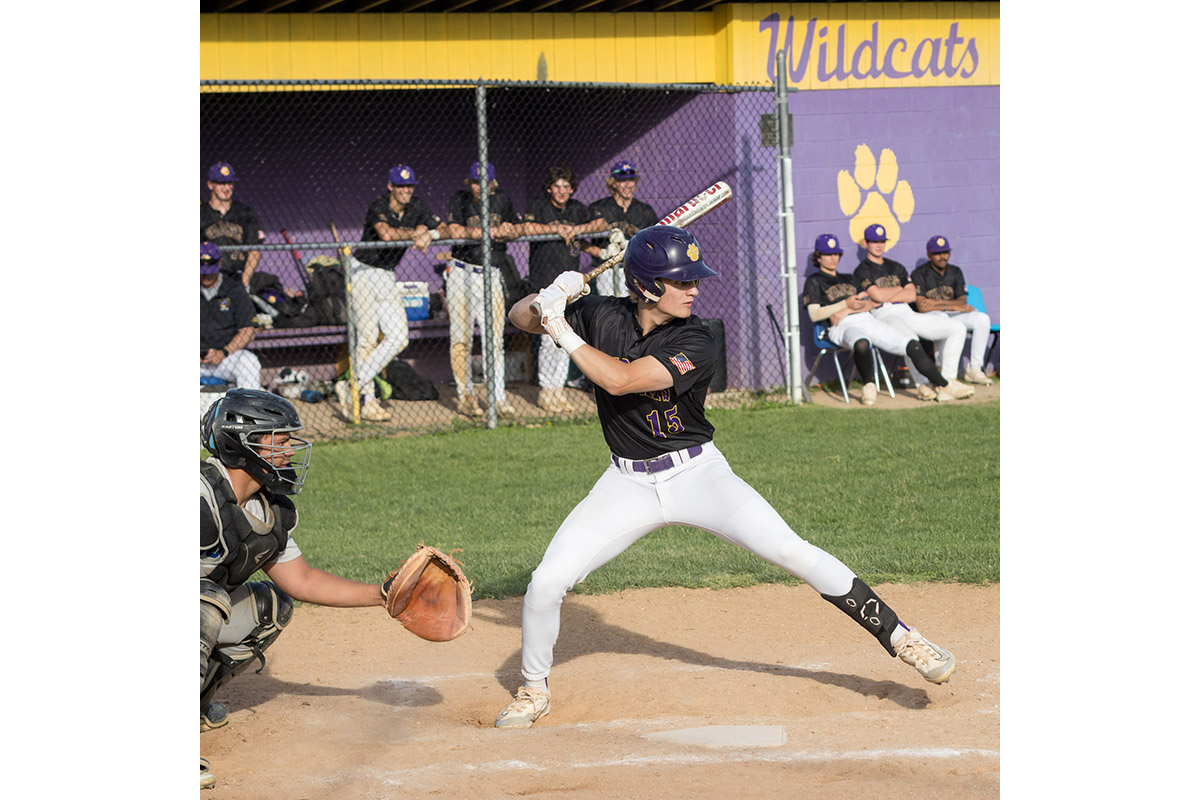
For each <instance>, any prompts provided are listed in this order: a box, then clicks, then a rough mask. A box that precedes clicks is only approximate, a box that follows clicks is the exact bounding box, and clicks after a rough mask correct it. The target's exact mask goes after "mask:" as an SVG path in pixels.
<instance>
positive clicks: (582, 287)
mask: <svg viewBox="0 0 1200 800" xmlns="http://www.w3.org/2000/svg"><path fill="white" fill-rule="evenodd" d="M552 285H554V286H557V287H558V288H559V289H562V290H563V292H564V293H565V294H566V296H567V305H570V304H571V303H574V302H575V301H576V300H578V299H579V298H581V297H583V296H584V295H585V294H587V293H588V292H590V291H591V287H589V286H588V285H587V281H586V280H585V279H584V277H583V273H582V272H576V271H575V270H571V269H569V270H567V271H566V272H563V273H561V274H559V276H558V277H557V278H555V279H554V283H553V284H552Z"/></svg>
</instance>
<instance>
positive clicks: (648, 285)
mask: <svg viewBox="0 0 1200 800" xmlns="http://www.w3.org/2000/svg"><path fill="white" fill-rule="evenodd" d="M716 274H717V272H716V270H714V269H712V268H711V267H709V266H708V265H707V264H705V263H704V262H703V261H702V260H701V259H700V243H699V242H697V241H696V237H695V236H692V235H691V234H690V233H688V232H687V231H685V230H684V229H683V228H673V227H671V226H670V225H651V226H650V227H649V228H642V229H641V230H640V231H638V232H637V233H636V234H634V236H633V238H632V239H630V240H629V245H628V246H627V247H626V248H625V286H626V287H627V288H628V289H629V293H630V294H631V295H633V296H634V297H640V298H642V299H643V300H646V301H648V302H651V303H657V302H658V301H659V299H660V298H662V295H663V291H664V288H665V287H664V286H663V283H662V281H663V279H664V278H665V279H667V280H672V281H694V280H699V279H700V278H707V277H709V276H711V275H716Z"/></svg>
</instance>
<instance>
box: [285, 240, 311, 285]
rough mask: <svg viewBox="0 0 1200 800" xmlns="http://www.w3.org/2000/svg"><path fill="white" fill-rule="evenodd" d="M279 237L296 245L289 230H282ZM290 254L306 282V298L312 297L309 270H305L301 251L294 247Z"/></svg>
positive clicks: (301, 277) (302, 279)
mask: <svg viewBox="0 0 1200 800" xmlns="http://www.w3.org/2000/svg"><path fill="white" fill-rule="evenodd" d="M279 235H280V236H282V237H283V240H284V241H285V242H287V243H288V244H292V245H294V244H295V242H293V241H292V235H291V234H290V233H288V231H287V228H283V229H282V230H280V231H279ZM289 252H290V253H291V254H292V261H293V262H294V263H295V264H296V269H298V270H300V280H301V281H303V282H304V295H305V296H306V297H312V285H311V284H310V283H309V281H308V270H307V269H305V267H304V262H303V261H302V260H301V259H300V253H299V251H297V250H296V248H295V247H293V248H292V249H291V250H290V251H289Z"/></svg>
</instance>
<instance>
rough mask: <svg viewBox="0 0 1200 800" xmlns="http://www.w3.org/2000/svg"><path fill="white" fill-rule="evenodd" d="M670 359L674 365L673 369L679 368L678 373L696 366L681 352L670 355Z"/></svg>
mask: <svg viewBox="0 0 1200 800" xmlns="http://www.w3.org/2000/svg"><path fill="white" fill-rule="evenodd" d="M670 361H671V363H672V364H674V365H675V369H677V370H679V374H680V375H682V374H684V373H685V372H688V371H689V370H693V369H695V368H696V365H695V364H693V363H692V362H691V361H690V360H688V357H687V356H685V355H684V354H683V353H680V354H678V355H674V356H671V358H670Z"/></svg>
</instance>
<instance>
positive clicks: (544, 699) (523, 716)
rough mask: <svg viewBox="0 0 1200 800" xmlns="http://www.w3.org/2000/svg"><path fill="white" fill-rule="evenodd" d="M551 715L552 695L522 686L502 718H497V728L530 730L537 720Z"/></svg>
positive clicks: (502, 712) (501, 715)
mask: <svg viewBox="0 0 1200 800" xmlns="http://www.w3.org/2000/svg"><path fill="white" fill-rule="evenodd" d="M549 713H550V693H549V692H543V691H541V690H540V689H534V688H533V687H531V686H522V687H521V688H520V689H518V690H517V696H516V698H514V699H513V701H512V702H511V703H509V704H508V706H506V707H505V709H504V710H503V711H501V712H500V716H498V717H496V727H497V728H528V727H529V726H530V725H532V724H533V723H534V721H535V720H538V719H541V718H542V717H544V716H546V715H547V714H549Z"/></svg>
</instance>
